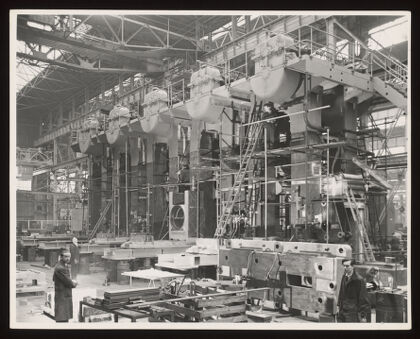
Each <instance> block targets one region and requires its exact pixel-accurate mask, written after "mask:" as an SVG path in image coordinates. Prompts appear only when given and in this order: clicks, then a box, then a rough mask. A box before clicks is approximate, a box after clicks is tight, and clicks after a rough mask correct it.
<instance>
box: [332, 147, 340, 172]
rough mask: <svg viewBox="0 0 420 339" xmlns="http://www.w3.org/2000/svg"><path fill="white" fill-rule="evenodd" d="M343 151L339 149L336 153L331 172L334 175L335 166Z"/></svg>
mask: <svg viewBox="0 0 420 339" xmlns="http://www.w3.org/2000/svg"><path fill="white" fill-rule="evenodd" d="M341 149H342V147H338V148H337V151H336V152H335V156H334V160H333V163H332V166H331V172H332V173H333V174H334V173H335V164H336V162H337V159H338V157H339V156H340V155H341Z"/></svg>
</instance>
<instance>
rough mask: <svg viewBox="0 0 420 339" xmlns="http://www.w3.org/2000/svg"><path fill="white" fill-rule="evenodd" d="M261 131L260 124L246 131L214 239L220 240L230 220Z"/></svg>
mask: <svg viewBox="0 0 420 339" xmlns="http://www.w3.org/2000/svg"><path fill="white" fill-rule="evenodd" d="M261 130H262V124H260V123H257V124H253V125H250V127H249V129H248V133H247V134H248V135H247V136H248V144H247V147H246V150H245V152H244V154H243V157H242V158H241V162H240V166H239V171H238V172H237V173H236V175H235V180H234V183H233V186H232V189H231V191H230V192H229V197H228V199H227V200H226V201H224V202H222V213H221V215H220V218H219V222H218V224H217V228H216V231H215V233H214V237H215V238H221V237H222V236H223V235H224V233H225V230H226V226H227V224H228V222H229V220H230V219H231V216H232V210H233V206H234V205H235V204H236V202H237V201H238V198H239V197H240V195H241V188H242V184H243V181H244V179H245V175H246V173H247V171H248V167H249V164H250V162H251V159H252V154H253V153H254V150H255V146H256V145H257V142H258V137H259V135H260V133H261Z"/></svg>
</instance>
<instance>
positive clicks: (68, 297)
mask: <svg viewBox="0 0 420 339" xmlns="http://www.w3.org/2000/svg"><path fill="white" fill-rule="evenodd" d="M70 256H71V254H70V252H69V251H68V250H64V251H63V252H62V253H61V256H60V260H59V261H58V262H57V264H56V265H55V267H54V275H53V281H54V290H55V295H54V303H55V307H54V316H55V321H56V322H68V321H69V319H71V318H73V298H72V291H71V290H72V288H75V287H76V286H77V282H76V281H75V280H72V279H71V278H70V271H69V268H68V265H69V262H70Z"/></svg>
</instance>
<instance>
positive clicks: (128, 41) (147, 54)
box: [17, 15, 397, 119]
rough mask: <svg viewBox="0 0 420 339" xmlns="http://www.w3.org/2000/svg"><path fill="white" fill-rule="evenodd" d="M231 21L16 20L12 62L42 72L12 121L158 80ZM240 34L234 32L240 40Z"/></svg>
mask: <svg viewBox="0 0 420 339" xmlns="http://www.w3.org/2000/svg"><path fill="white" fill-rule="evenodd" d="M279 18H281V16H260V17H259V18H254V19H253V21H252V24H251V27H254V28H255V27H258V26H257V25H258V22H259V20H260V19H262V20H261V25H264V24H266V23H268V22H270V21H274V20H278V19H279ZM395 18H397V17H390V16H388V17H372V16H362V17H353V16H352V17H349V16H346V17H338V19H339V20H340V22H342V23H343V24H345V25H346V26H347V27H353V28H354V27H362V28H363V29H364V30H369V29H370V28H372V27H375V26H377V25H380V24H382V23H384V22H387V21H391V20H393V19H395ZM231 20H232V17H231V16H230V15H198V16H197V15H106V16H103V15H73V16H72V15H61V16H57V15H19V16H18V22H17V39H18V40H19V41H22V42H24V43H25V51H24V52H22V51H19V52H18V53H17V57H18V60H19V62H25V63H27V64H28V65H37V66H40V65H41V66H42V65H44V66H43V67H44V69H43V70H42V71H41V72H39V74H38V75H37V76H35V77H34V78H33V79H32V80H31V81H29V82H28V83H27V84H26V85H25V86H24V87H23V88H22V89H21V90H20V91H19V92H18V93H17V113H18V119H19V116H21V117H25V118H31V117H32V118H35V117H39V116H40V115H43V114H44V113H47V112H48V111H50V110H52V109H54V108H56V107H57V106H58V105H59V104H60V103H63V102H65V101H67V102H68V101H69V99H70V98H73V99H74V103H75V105H76V106H78V105H80V104H82V103H84V102H85V96H86V93H85V89H86V88H88V89H89V95H90V96H91V97H93V96H96V95H98V94H99V93H101V90H102V88H106V89H108V88H111V87H113V86H115V85H117V84H118V81H119V75H122V77H123V79H126V78H128V77H129V76H130V75H133V74H135V73H143V74H147V75H148V76H151V77H154V76H158V75H160V74H162V72H163V71H164V70H165V62H164V59H165V58H170V57H178V56H185V55H186V54H188V53H191V54H193V55H195V56H197V55H198V56H200V55H202V54H204V53H205V52H206V51H208V50H209V49H208V48H209V46H210V47H211V48H214V47H215V45H214V41H213V42H210V41H208V37H209V33H211V32H213V33H214V32H215V31H217V30H219V31H223V30H225V31H228V28H226V27H227V26H226V25H227V24H229V23H230V22H231ZM31 23H38V24H40V26H36V25H35V26H34V25H31ZM46 28H47V29H46ZM245 33H246V32H245V29H244V27H242V26H241V27H239V26H238V36H240V35H242V34H245ZM214 39H215V40H216V39H217V36H214ZM228 40H229V41H231V40H232V36H230V37H229V39H228ZM212 43H213V44H212ZM40 46H44V48H45V47H46V48H48V50H47V51H46V52H45V51H43V50H42V49H41V47H40ZM57 54H58V57H55V55H57Z"/></svg>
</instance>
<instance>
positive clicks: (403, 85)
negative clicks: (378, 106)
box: [334, 19, 408, 111]
mask: <svg viewBox="0 0 420 339" xmlns="http://www.w3.org/2000/svg"><path fill="white" fill-rule="evenodd" d="M334 23H335V24H336V25H337V26H338V27H339V28H340V29H342V30H343V31H344V32H346V34H347V35H348V36H350V37H351V38H352V39H353V40H354V42H357V43H358V44H360V46H362V47H363V49H364V50H365V51H366V56H368V59H369V58H370V60H369V63H370V65H368V68H369V67H370V69H371V72H372V69H373V67H374V66H377V67H378V68H379V69H381V70H383V71H384V74H383V75H381V76H380V77H377V76H374V77H373V78H372V83H373V88H374V90H375V91H376V92H378V93H379V94H380V95H382V96H383V97H384V98H387V99H388V100H389V101H390V102H391V103H393V104H394V105H395V106H397V107H398V108H401V109H403V110H404V111H407V79H408V67H407V65H405V64H403V63H402V62H401V61H399V60H398V59H396V58H394V57H393V56H391V55H385V54H384V53H382V52H381V51H378V50H373V49H370V48H369V47H368V46H367V45H366V44H365V43H364V42H363V41H362V40H360V39H359V38H357V37H356V36H355V35H354V34H353V33H352V32H350V31H349V30H348V29H347V28H346V27H344V26H343V25H342V24H340V23H339V22H338V21H337V20H336V19H334ZM371 74H372V73H371Z"/></svg>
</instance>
